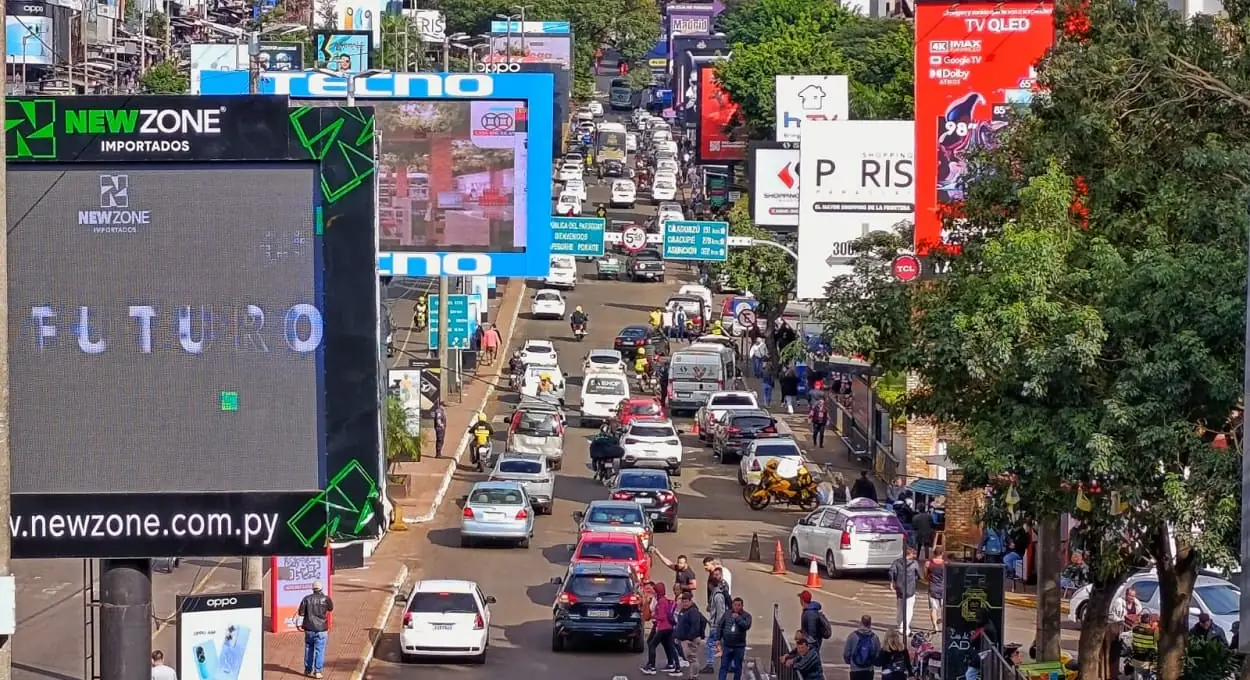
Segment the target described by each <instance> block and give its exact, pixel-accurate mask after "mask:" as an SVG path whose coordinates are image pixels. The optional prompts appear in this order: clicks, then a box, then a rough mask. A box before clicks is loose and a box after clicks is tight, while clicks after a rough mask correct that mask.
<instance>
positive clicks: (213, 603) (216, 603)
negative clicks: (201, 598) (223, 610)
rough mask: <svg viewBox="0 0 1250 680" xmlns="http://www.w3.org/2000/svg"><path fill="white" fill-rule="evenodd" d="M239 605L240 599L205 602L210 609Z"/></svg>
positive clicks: (227, 598)
mask: <svg viewBox="0 0 1250 680" xmlns="http://www.w3.org/2000/svg"><path fill="white" fill-rule="evenodd" d="M238 603H239V598H237V597H218V598H214V599H212V600H206V601H205V602H204V604H205V605H207V606H209V607H229V606H231V605H235V604H238Z"/></svg>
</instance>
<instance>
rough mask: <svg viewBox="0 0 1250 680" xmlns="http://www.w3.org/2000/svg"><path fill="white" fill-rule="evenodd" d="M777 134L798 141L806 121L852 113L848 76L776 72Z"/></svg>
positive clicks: (834, 117)
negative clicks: (799, 74)
mask: <svg viewBox="0 0 1250 680" xmlns="http://www.w3.org/2000/svg"><path fill="white" fill-rule="evenodd" d="M776 94H777V122H776V125H775V127H776V133H777V135H776V138H777V141H779V142H797V141H799V130H801V129H802V125H803V123H804V122H806V121H809V120H812V121H821V120H846V119H847V118H850V117H851V112H850V106H851V105H850V95H849V84H848V82H847V79H846V76H777V90H776Z"/></svg>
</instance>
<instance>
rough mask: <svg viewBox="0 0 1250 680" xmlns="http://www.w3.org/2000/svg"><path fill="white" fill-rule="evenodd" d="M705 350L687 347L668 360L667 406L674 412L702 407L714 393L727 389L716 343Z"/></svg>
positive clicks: (722, 362)
mask: <svg viewBox="0 0 1250 680" xmlns="http://www.w3.org/2000/svg"><path fill="white" fill-rule="evenodd" d="M704 347H706V348H709V349H708V350H707V351H704V350H699V349H692V348H686V349H682V350H679V351H677V352H675V353H674V354H673V356H672V358H671V359H669V362H668V408H669V411H670V412H672V413H674V414H676V413H678V412H680V411H689V412H691V413H693V412H695V411H697V410H699V409H700V408H702V406H703V405H704V404H706V403H707V399H708V397H709V396H711V395H712V393H713V392H720V391H721V390H724V389H727V388H726V387H725V385H726V384H728V374H727V372H726V370H725V361H724V357H723V356H722V355H721V354H720V352H719V351H718V350H719V349H720V348H719V347H716V346H715V345H704Z"/></svg>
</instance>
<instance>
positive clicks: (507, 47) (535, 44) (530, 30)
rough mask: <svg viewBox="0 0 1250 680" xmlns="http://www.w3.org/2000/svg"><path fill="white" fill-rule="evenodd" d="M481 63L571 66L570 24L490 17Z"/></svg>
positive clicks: (571, 35) (571, 30) (571, 32)
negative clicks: (485, 50) (486, 41)
mask: <svg viewBox="0 0 1250 680" xmlns="http://www.w3.org/2000/svg"><path fill="white" fill-rule="evenodd" d="M490 32H491V36H490V52H489V53H487V54H485V55H483V56H482V61H483V62H484V63H493V64H502V63H512V64H560V65H561V66H562V67H564V68H565V69H566V70H567V69H571V68H573V28H572V25H571V24H570V23H569V22H567V21H526V22H524V23H522V22H520V21H512V22H508V21H492V22H491V24H490Z"/></svg>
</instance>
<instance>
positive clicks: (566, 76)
mask: <svg viewBox="0 0 1250 680" xmlns="http://www.w3.org/2000/svg"><path fill="white" fill-rule="evenodd" d="M515 66H516V72H517V73H549V74H551V76H552V77H553V78H555V100H554V102H553V112H554V113H553V115H552V118H551V152H552V154H554V155H555V156H563V155H564V149H563V144H564V139H565V136H566V135H565V134H564V126H565V125H566V124H567V123H568V121H569V116H570V115H572V111H571V109H572V101H573V71H572V70H571V69H570V68H569V67H568V66H567V65H562V64H538V63H526V64H515Z"/></svg>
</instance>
